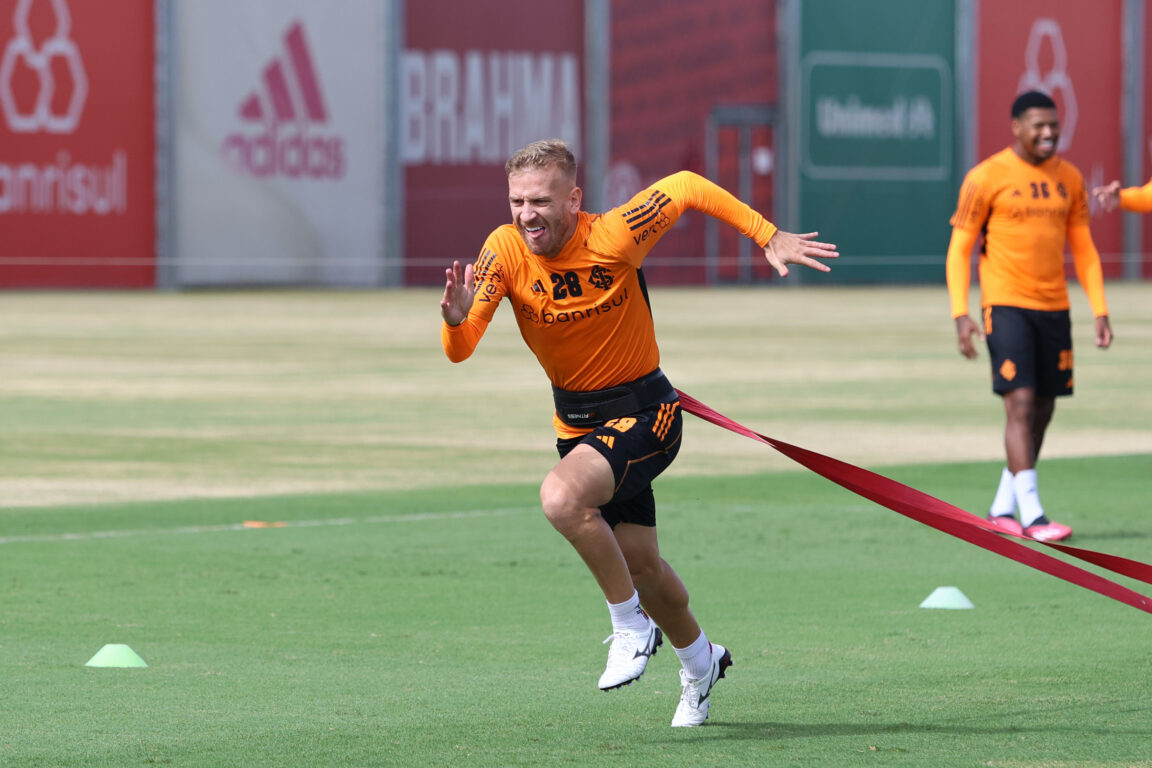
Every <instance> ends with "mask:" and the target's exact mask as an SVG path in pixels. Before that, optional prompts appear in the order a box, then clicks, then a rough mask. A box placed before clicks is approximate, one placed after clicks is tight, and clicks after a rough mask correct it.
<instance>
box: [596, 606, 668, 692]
mask: <svg viewBox="0 0 1152 768" xmlns="http://www.w3.org/2000/svg"><path fill="white" fill-rule="evenodd" d="M604 642H606V643H607V642H611V643H612V645H611V647H609V648H608V666H607V667H605V668H604V674H602V675H600V690H602V691H610V690H612V689H613V688H619V687H620V686H622V685H628V683H630V682H632V681H633V680H635V679H636V678H638V677H640V675H642V674H644V668H645V667H646V666H648V659H649V658H651V657H652V656H655V655H656V648H657V647H659V646H660V645H662V644H663V643H664V635H663V634H662V633H661V632H660V628H659V627H657V626H656V623H655V622H654V621H652V619H648V628H647V629H645V630H642V631H640V632H628V631H626V630H620V631H617V632H613V633H612V634H611V635H610V636H609V637H608V638H607V639H605V640H604Z"/></svg>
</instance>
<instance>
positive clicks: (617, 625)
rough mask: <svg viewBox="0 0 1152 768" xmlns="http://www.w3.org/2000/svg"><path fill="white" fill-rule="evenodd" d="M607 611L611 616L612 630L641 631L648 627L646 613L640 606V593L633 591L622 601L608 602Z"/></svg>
mask: <svg viewBox="0 0 1152 768" xmlns="http://www.w3.org/2000/svg"><path fill="white" fill-rule="evenodd" d="M608 613H609V614H611V616H612V629H613V630H614V631H617V630H621V629H626V630H629V631H631V632H642V631H644V630H645V629H647V628H648V614H646V613H644V610H643V609H642V608H641V607H640V595H638V594H636V593H635V592H633V593H632V597H631V598H629V599H627V600H625V601H624V602H622V603H608Z"/></svg>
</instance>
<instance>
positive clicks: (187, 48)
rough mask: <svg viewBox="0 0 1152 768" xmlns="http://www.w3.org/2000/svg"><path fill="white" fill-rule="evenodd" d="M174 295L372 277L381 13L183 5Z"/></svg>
mask: <svg viewBox="0 0 1152 768" xmlns="http://www.w3.org/2000/svg"><path fill="white" fill-rule="evenodd" d="M173 22H174V23H173V30H174V32H173V37H174V41H173V42H174V48H175V54H176V55H175V71H174V73H173V75H174V81H175V111H174V114H173V125H174V132H175V137H174V153H173V157H174V161H173V165H174V168H173V180H172V193H173V200H172V206H173V215H174V226H173V229H174V231H173V248H174V251H175V253H174V257H175V261H174V265H173V269H172V274H173V277H174V283H175V284H176V285H177V286H196V285H334V286H341V285H344V286H371V285H379V284H380V283H381V282H382V281H383V272H384V266H383V265H384V262H383V223H382V222H383V205H384V199H385V197H384V184H385V172H384V171H385V168H384V163H385V135H384V130H385V106H384V94H385V87H384V83H385V77H386V71H385V68H386V64H385V61H386V58H385V50H386V48H385V25H386V20H385V11H384V4H382V3H380V2H374V1H373V0H341V2H339V3H331V2H327V1H326V0H180V2H178V4H177V6H176V8H175V12H174V14H173Z"/></svg>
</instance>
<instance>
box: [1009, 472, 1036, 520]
mask: <svg viewBox="0 0 1152 768" xmlns="http://www.w3.org/2000/svg"><path fill="white" fill-rule="evenodd" d="M1012 487H1013V489H1014V490H1015V491H1016V503H1017V504H1018V505H1019V506H1020V525H1022V526H1024V527H1025V528H1027V527H1028V526H1030V525H1032V524H1033V523H1034V522H1036V521H1037V520H1038V519H1039V518H1041V517H1043V516H1044V507H1042V506H1040V491H1039V489H1038V488H1037V486H1036V470H1035V469H1022V470H1020V471H1019V472H1017V473H1016V474H1015V475H1014V476H1013V477H1012Z"/></svg>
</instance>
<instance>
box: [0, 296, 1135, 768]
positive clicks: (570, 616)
mask: <svg viewBox="0 0 1152 768" xmlns="http://www.w3.org/2000/svg"><path fill="white" fill-rule="evenodd" d="M1075 298H1076V299H1077V300H1079V297H1075ZM1109 300H1110V304H1111V307H1112V316H1113V325H1114V328H1115V330H1116V333H1117V342H1116V345H1115V346H1114V348H1113V349H1111V350H1109V351H1107V352H1098V351H1096V350H1093V349H1092V348H1091V340H1090V338H1089V337H1088V335H1087V334H1088V333H1089V330H1088V329H1089V327H1090V324H1089V323H1088V322H1087V319H1086V318H1087V311H1086V310H1085V309H1084V306H1083V302H1082V301H1079V303H1077V304H1076V305H1075V306H1074V322H1075V323H1076V324H1075V326H1074V330H1075V338H1076V344H1077V396H1076V397H1074V398H1072V399H1071V400H1069V401H1066V402H1062V403H1061V405H1060V406H1059V407H1058V409H1057V414H1056V418H1055V421H1054V424H1053V427H1052V430H1051V433H1050V439H1049V442H1048V444H1047V445H1046V446H1045V458H1043V459H1042V461H1041V465H1040V472H1041V491H1042V495H1043V498H1044V500H1045V503H1046V506H1047V507H1048V509H1049V511H1050V512H1051V513H1052V515H1053V516H1054V517H1056V518H1057V519H1060V520H1061V521H1063V522H1067V523H1069V524H1070V525H1072V526H1073V528H1075V530H1076V535H1075V536H1074V537H1073V539H1072V543H1074V544H1076V545H1078V546H1082V547H1087V548H1091V549H1097V550H1103V551H1107V552H1112V553H1116V554H1120V555H1125V556H1127V557H1132V558H1135V559H1139V560H1143V561H1152V520H1149V517H1148V515H1147V514H1146V504H1147V477H1148V471H1149V468H1152V398H1149V397H1148V395H1147V392H1148V388H1147V382H1148V381H1149V380H1152V355H1150V354H1149V350H1150V348H1152V288H1149V287H1146V286H1143V285H1132V286H1129V285H1118V286H1110V287H1109ZM653 301H654V309H655V312H656V317H657V324H658V330H659V332H660V335H661V340H662V350H663V358H664V367H665V370H667V371H668V373H669V375H670V376H671V377H672V379H673V382H674V383H675V384H677V385H678V386H680V387H681V388H682V389H685V390H686V391H688V392H690V393H692V394H694V395H696V396H697V397H699V398H701V399H702V400H704V401H705V402H707V403H709V404H710V405H712V406H714V407H715V408H717V409H718V410H720V411H722V412H724V413H726V414H727V415H730V416H732V417H734V418H737V419H739V420H741V421H742V422H744V423H746V424H748V425H749V426H751V427H753V428H755V429H758V430H759V431H762V432H765V433H766V434H769V435H772V436H774V437H778V438H780V439H783V440H787V441H788V442H792V443H796V444H799V445H803V446H805V447H809V448H812V449H814V450H818V451H822V452H825V453H828V454H830V455H833V456H836V457H838V458H842V459H845V460H847V461H852V462H854V463H857V464H860V465H862V466H865V467H868V468H871V469H875V470H876V471H879V472H881V473H882V474H886V475H888V476H890V477H893V478H895V479H897V480H899V481H901V482H904V483H908V484H910V485H913V486H914V487H917V488H919V489H921V490H924V491H926V492H928V493H931V494H933V495H936V496H938V497H940V498H943V499H945V500H947V501H950V502H952V503H954V504H957V505H958V506H961V507H963V508H965V509H969V510H972V511H975V512H978V513H979V512H982V511H983V510H984V509H985V508H986V506H987V503H988V501H989V499H990V496H991V493H992V490H993V489H994V487H993V484H994V483H995V481H996V478H997V476H998V473H999V467H1000V463H1001V462H1000V460H999V455H1000V434H999V431H1000V427H1001V414H1000V411H999V405H998V403H997V402H996V400H995V398H993V397H992V396H991V395H990V394H989V392H988V386H987V371H986V367H985V366H986V361H984V360H981V361H980V362H979V363H975V364H974V363H970V362H968V361H964V360H962V359H961V358H960V357H959V355H957V354H956V352H955V345H954V340H953V338H952V336H953V334H952V330H951V323H950V321H949V320H948V318H947V301H946V297H945V295H944V292H943V289H942V288H938V289H911V288H910V289H900V290H877V289H837V290H817V289H813V288H808V287H805V288H803V289H801V290H787V289H771V290H760V291H752V290H733V291H686V290H670V289H660V288H655V289H654V290H653ZM435 304H436V294H435V293H434V292H429V291H410V292H403V293H394V292H385V293H278V292H269V293H251V294H221V293H206V294H195V293H192V294H178V295H160V294H148V295H115V294H63V295H61V294H15V295H6V296H4V297H3V300H2V301H0V492H2V493H0V580H2V583H3V596H4V597H3V602H2V603H0V765H3V766H13V767H16V766H19V767H20V768H26V767H32V766H44V767H46V768H47V767H51V768H58V767H59V768H64V767H66V766H85V768H87V767H89V766H109V767H111V766H115V767H117V768H121V767H123V766H136V765H141V766H147V765H171V766H211V767H215V766H229V767H232V766H236V767H245V768H246V767H248V766H424V765H428V766H506V765H578V766H584V765H630V766H649V765H651V766H657V765H659V766H667V765H686V764H692V765H723V766H735V765H756V766H759V765H773V766H774V765H804V766H809V765H811V766H841V765H843V766H888V765H892V766H994V767H997V768H1023V767H1026V766H1027V767H1032V766H1035V767H1044V768H1054V767H1060V768H1063V767H1064V766H1093V767H1094V766H1116V767H1121V766H1123V767H1131V766H1139V767H1140V768H1148V767H1149V766H1152V749H1150V748H1149V747H1148V744H1149V743H1152V724H1150V723H1152V718H1150V715H1152V681H1150V675H1152V652H1150V651H1149V644H1148V640H1147V638H1148V637H1149V628H1150V627H1152V624H1149V622H1150V621H1152V616H1149V615H1148V614H1145V613H1142V612H1140V611H1138V610H1134V609H1132V608H1129V607H1127V606H1123V605H1121V604H1119V603H1116V602H1114V601H1111V600H1108V599H1106V598H1104V597H1101V596H1099V595H1097V594H1095V593H1091V592H1088V591H1086V590H1083V589H1080V588H1078V587H1075V586H1072V585H1070V584H1067V583H1065V582H1062V581H1059V580H1056V579H1053V578H1051V577H1048V576H1045V575H1043V574H1040V573H1038V572H1036V571H1033V570H1031V569H1028V568H1025V567H1023V566H1020V565H1018V564H1016V563H1012V562H1009V561H1007V560H1005V559H1003V558H1000V557H998V556H996V555H993V554H991V553H989V552H986V551H984V550H981V549H977V548H975V547H972V546H971V545H968V544H966V543H964V542H961V541H958V540H956V539H953V538H951V537H949V536H946V535H944V534H942V533H939V532H937V531H934V530H931V529H929V528H927V527H925V526H922V525H919V524H917V523H915V522H913V521H911V520H908V519H906V518H904V517H901V516H899V515H897V514H895V513H893V512H890V511H889V510H886V509H883V508H881V507H878V506H876V505H874V504H872V503H871V502H868V501H865V500H863V499H860V498H859V497H857V496H854V495H853V494H851V493H849V492H847V491H845V490H843V489H841V488H839V487H838V486H835V485H832V484H830V483H829V482H827V481H825V480H823V479H822V478H819V477H817V476H816V475H813V474H811V473H809V472H807V471H804V470H801V469H798V468H797V467H796V466H795V465H793V464H791V463H790V462H789V461H788V460H787V459H784V458H782V457H780V456H778V455H777V454H775V453H774V452H773V451H772V450H771V449H770V448H767V447H766V446H763V445H759V444H756V443H753V442H750V441H748V440H746V439H743V438H739V437H737V436H734V435H731V434H729V433H725V432H722V431H721V430H719V429H717V428H715V427H712V426H710V425H706V424H704V423H702V422H700V421H698V420H694V419H693V418H692V417H686V443H685V447H684V449H683V451H682V452H681V455H680V458H679V459H678V460H677V463H676V464H675V465H674V466H673V468H672V469H671V470H670V471H669V472H668V473H667V476H666V477H664V478H662V479H661V480H660V481H659V483H658V485H657V499H658V503H659V505H660V513H659V514H660V520H661V543H662V549H663V553H664V555H665V557H666V558H667V559H668V560H669V561H670V562H672V563H673V564H674V565H675V566H676V567H677V569H678V570H679V571H680V572H681V574H682V575H683V576H684V578H685V580H686V581H687V583H688V586H689V588H690V590H691V591H692V595H693V605H694V608H695V610H696V612H697V615H698V616H699V618H700V619H701V622H702V624H703V625H704V626H705V628H706V630H707V631H708V633H709V635H710V636H711V637H713V638H714V639H716V640H718V641H719V642H722V643H724V644H726V645H728V646H729V647H730V648H731V649H732V652H733V656H734V659H735V666H734V667H733V668H732V670H731V671H730V673H729V675H728V678H727V679H726V680H724V681H722V682H721V683H720V685H719V686H718V687H717V689H716V692H715V694H714V704H713V709H712V718H711V720H710V721H709V723H708V725H706V726H705V727H703V728H698V729H689V730H680V729H677V730H673V729H671V728H670V727H668V723H669V720H670V719H671V716H672V711H673V709H674V708H675V703H676V699H677V696H678V692H679V691H678V679H677V676H676V671H677V669H678V664H677V663H676V659H675V655H674V654H673V653H672V651H671V649H670V648H668V647H667V646H666V647H665V648H664V649H662V651H661V652H660V654H659V655H658V656H656V657H655V659H654V660H653V662H652V664H651V666H650V667H649V671H648V673H647V674H646V675H645V677H644V678H643V679H642V680H640V681H639V682H638V683H636V684H634V685H632V686H629V687H627V688H625V689H622V690H620V691H615V692H612V693H610V694H605V693H602V692H600V691H599V690H597V688H596V679H597V677H598V676H599V673H600V671H601V670H602V666H603V662H604V657H605V651H606V649H605V647H604V646H602V645H601V644H600V641H601V640H602V639H603V638H604V637H605V636H606V635H607V634H608V632H609V626H608V620H607V615H606V611H605V609H604V606H603V600H602V598H601V597H600V595H599V593H598V591H597V590H596V588H595V585H594V583H593V582H592V579H591V577H590V576H589V575H588V574H587V572H586V570H585V569H584V567H583V566H582V565H581V564H580V563H579V561H578V559H577V558H576V556H575V554H574V553H573V552H572V551H571V549H570V547H569V546H568V545H567V544H566V543H565V542H564V541H563V540H562V538H561V537H559V536H558V535H557V534H556V533H555V532H554V531H552V529H551V528H550V526H549V525H548V524H547V522H546V521H545V520H544V519H543V517H542V515H541V514H540V513H539V512H538V510H537V509H536V497H537V483H538V481H539V479H540V477H542V475H543V473H544V472H546V471H547V469H548V467H549V466H551V464H552V462H553V458H552V453H551V451H552V438H551V436H550V433H549V419H548V417H549V408H550V405H549V398H548V392H547V384H546V381H545V379H544V377H543V374H542V373H541V372H540V371H539V370H538V368H536V364H535V361H534V360H533V359H532V358H531V355H530V353H529V352H527V350H526V349H524V348H523V345H522V342H520V341H519V339H518V338H517V336H516V334H515V330H514V328H513V327H512V326H513V323H512V320H511V317H510V315H508V314H507V313H506V312H501V313H500V315H498V317H497V322H496V323H494V325H493V328H492V329H491V331H490V337H489V338H486V339H485V340H484V342H483V343H482V345H481V348H480V350H479V351H478V352H477V355H476V357H475V358H474V359H472V360H469V361H467V362H466V363H464V364H462V365H458V366H453V365H451V364H449V363H448V362H447V361H446V360H444V359H443V358H442V356H441V353H440V351H439V344H438V338H437V333H438V323H437V313H436V307H435ZM245 521H261V522H265V523H271V524H276V525H275V526H273V527H264V528H249V527H244V525H243V523H244V522H245ZM281 523H282V524H283V525H279V524H281ZM1123 583H1125V584H1126V585H1128V586H1133V587H1135V588H1137V589H1138V590H1139V591H1142V592H1145V593H1152V586H1148V585H1139V584H1132V583H1130V582H1127V581H1124V582H1123ZM943 585H949V586H957V587H960V588H961V589H962V590H963V591H964V593H965V594H966V595H967V596H968V597H969V598H970V599H971V600H972V602H973V603H974V604H975V609H974V610H956V611H951V610H927V609H921V608H919V607H918V606H919V603H920V601H922V600H923V599H924V598H925V597H927V596H928V594H929V593H931V592H932V590H933V589H935V588H936V587H937V586H943ZM106 643H126V644H128V645H130V646H131V647H132V648H133V649H134V650H136V651H137V652H138V653H139V654H140V655H141V656H142V657H143V658H144V659H145V660H146V661H147V662H148V664H149V666H148V668H147V669H93V668H89V667H86V666H85V662H87V661H88V659H89V658H90V657H91V656H92V655H93V654H95V653H96V652H97V651H98V650H100V648H101V647H102V646H103V645H104V644H106Z"/></svg>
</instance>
